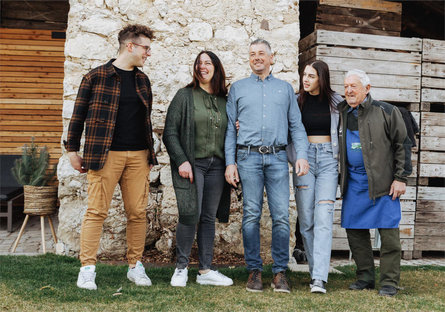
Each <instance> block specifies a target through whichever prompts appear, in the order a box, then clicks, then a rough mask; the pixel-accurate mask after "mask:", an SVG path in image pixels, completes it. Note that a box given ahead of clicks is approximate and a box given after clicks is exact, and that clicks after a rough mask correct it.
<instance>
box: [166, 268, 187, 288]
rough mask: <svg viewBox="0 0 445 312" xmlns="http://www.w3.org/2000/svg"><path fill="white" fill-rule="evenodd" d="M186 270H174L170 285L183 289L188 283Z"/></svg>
mask: <svg viewBox="0 0 445 312" xmlns="http://www.w3.org/2000/svg"><path fill="white" fill-rule="evenodd" d="M188 279H189V277H188V269H187V268H185V269H178V268H176V269H175V273H173V276H172V279H171V281H170V285H172V286H174V287H185V286H186V285H187V281H188Z"/></svg>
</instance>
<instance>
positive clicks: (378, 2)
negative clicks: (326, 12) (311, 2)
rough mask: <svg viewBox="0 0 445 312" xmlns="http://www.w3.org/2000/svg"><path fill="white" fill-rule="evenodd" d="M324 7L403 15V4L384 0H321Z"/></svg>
mask: <svg viewBox="0 0 445 312" xmlns="http://www.w3.org/2000/svg"><path fill="white" fill-rule="evenodd" d="M319 3H320V4H321V5H322V4H323V5H331V6H339V7H345V8H357V9H365V10H376V11H384V12H393V13H397V14H402V4H401V3H398V2H392V1H382V0H319Z"/></svg>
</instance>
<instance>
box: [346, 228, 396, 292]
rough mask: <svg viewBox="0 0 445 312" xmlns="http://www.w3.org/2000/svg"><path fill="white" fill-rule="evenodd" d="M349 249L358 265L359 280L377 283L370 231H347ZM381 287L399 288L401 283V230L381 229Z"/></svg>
mask: <svg viewBox="0 0 445 312" xmlns="http://www.w3.org/2000/svg"><path fill="white" fill-rule="evenodd" d="M346 233H347V236H348V242H349V248H350V249H351V252H352V257H353V258H354V261H355V264H356V265H357V279H358V280H363V281H366V282H371V281H372V282H375V268H374V256H373V252H372V246H371V236H370V234H369V230H368V229H346ZM379 233H380V238H381V242H382V244H381V247H380V287H382V286H384V285H389V286H394V287H398V285H399V281H400V258H401V245H400V232H399V229H398V228H396V229H379Z"/></svg>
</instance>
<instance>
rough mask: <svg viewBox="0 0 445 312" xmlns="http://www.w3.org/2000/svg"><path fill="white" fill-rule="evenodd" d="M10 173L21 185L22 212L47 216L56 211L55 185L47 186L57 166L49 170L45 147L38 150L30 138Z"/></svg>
mask: <svg viewBox="0 0 445 312" xmlns="http://www.w3.org/2000/svg"><path fill="white" fill-rule="evenodd" d="M22 150H23V152H22V157H21V158H19V159H17V160H16V161H15V163H14V166H13V167H12V169H11V171H12V174H13V176H14V178H15V179H16V180H17V182H18V183H19V184H21V185H23V192H24V195H25V204H24V210H23V212H24V213H26V214H33V215H49V214H53V213H54V212H55V211H56V203H57V185H48V184H49V183H50V182H51V181H52V180H53V179H54V177H55V173H56V169H57V166H54V168H53V169H51V170H49V167H50V166H49V153H48V149H47V147H46V146H45V147H42V148H40V147H39V146H38V145H37V144H35V143H34V138H31V145H28V144H25V145H24V146H23V148H22Z"/></svg>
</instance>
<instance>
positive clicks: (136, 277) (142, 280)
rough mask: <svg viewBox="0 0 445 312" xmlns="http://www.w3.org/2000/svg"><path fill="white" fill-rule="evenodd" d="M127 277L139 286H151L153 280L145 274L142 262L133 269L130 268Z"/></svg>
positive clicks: (137, 263)
mask: <svg viewBox="0 0 445 312" xmlns="http://www.w3.org/2000/svg"><path fill="white" fill-rule="evenodd" d="M127 277H128V279H129V280H130V281H132V282H133V283H135V284H136V285H138V286H151V280H150V278H149V277H148V276H147V274H146V273H145V268H144V266H143V265H142V263H141V262H140V261H138V262H136V266H135V267H134V268H132V269H130V268H128V272H127Z"/></svg>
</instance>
